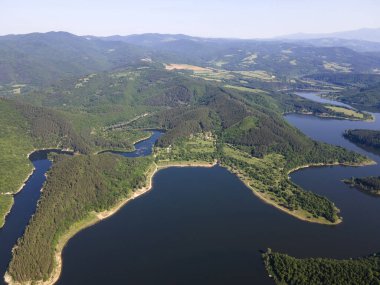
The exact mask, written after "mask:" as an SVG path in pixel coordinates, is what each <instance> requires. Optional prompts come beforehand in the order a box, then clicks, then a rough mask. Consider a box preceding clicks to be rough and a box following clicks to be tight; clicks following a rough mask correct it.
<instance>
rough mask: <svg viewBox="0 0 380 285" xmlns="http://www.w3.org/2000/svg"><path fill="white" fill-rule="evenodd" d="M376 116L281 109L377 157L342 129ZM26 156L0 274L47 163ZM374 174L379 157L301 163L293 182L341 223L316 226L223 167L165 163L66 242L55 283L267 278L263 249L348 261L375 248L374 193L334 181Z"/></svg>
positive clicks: (321, 135) (305, 128) (379, 229)
mask: <svg viewBox="0 0 380 285" xmlns="http://www.w3.org/2000/svg"><path fill="white" fill-rule="evenodd" d="M308 96H309V95H308ZM310 96H311V97H312V96H314V95H313V94H310ZM374 115H375V117H376V121H375V122H360V121H347V120H332V119H320V118H316V117H312V116H304V115H302V116H301V115H288V116H286V120H287V121H288V122H289V123H290V124H292V125H293V126H295V127H297V128H299V129H300V130H301V131H302V132H304V133H305V134H306V135H308V136H310V137H312V138H313V139H316V140H319V141H324V142H328V143H331V144H335V145H340V146H343V147H346V148H348V149H351V150H354V151H357V152H360V153H362V154H365V155H367V156H369V157H371V158H372V159H374V160H376V161H377V162H378V163H380V157H379V156H377V155H375V154H372V153H370V152H367V151H365V150H362V149H360V148H359V147H357V146H355V145H354V144H352V143H350V142H349V141H347V140H345V139H344V138H343V137H342V135H341V134H342V133H343V132H344V130H346V129H350V128H366V129H378V130H380V124H379V120H380V116H379V114H374ZM159 135H160V132H153V136H157V137H155V138H154V137H151V138H150V139H148V140H146V141H143V142H141V143H139V144H136V145H135V147H136V151H135V152H133V153H125V154H123V155H125V156H132V157H135V156H141V155H149V154H150V153H151V146H152V145H153V144H154V142H155V141H156V139H157V138H158V137H159ZM141 149H145V150H141ZM31 160H32V161H33V164H34V165H35V168H36V171H35V173H34V174H33V176H31V177H30V179H29V180H28V183H27V184H26V186H25V187H24V189H23V190H22V191H21V192H20V193H19V194H17V195H16V196H15V205H14V207H13V209H12V212H11V213H10V214H9V215H8V217H7V220H6V224H5V226H4V228H3V229H1V230H0V266H1V271H2V273H4V272H5V269H6V267H7V264H8V263H9V259H10V257H11V249H12V247H13V245H14V244H15V242H16V240H17V238H18V237H19V236H21V235H22V233H23V231H24V229H25V226H26V224H27V222H28V220H29V218H30V216H31V215H32V214H33V212H34V211H35V207H36V202H37V200H38V198H39V194H40V192H39V190H40V189H41V187H42V184H43V182H44V181H45V176H44V174H45V172H46V171H47V170H48V169H49V168H50V165H51V163H50V162H49V160H47V158H46V155H45V157H41V158H38V157H37V158H36V159H33V158H32V157H31ZM379 173H380V166H379V164H377V165H372V166H366V167H342V166H334V167H330V166H329V167H320V168H308V169H303V170H299V171H297V172H295V173H293V174H291V179H292V181H294V182H295V183H297V184H298V185H300V186H302V187H303V188H304V189H306V190H309V191H313V192H316V193H319V194H321V195H324V196H326V197H328V198H329V199H331V200H332V201H333V202H334V203H335V204H336V205H337V207H338V208H340V209H341V215H342V216H343V218H344V219H343V223H341V224H339V225H337V226H324V225H318V224H311V223H307V222H303V221H300V220H298V219H296V218H294V217H291V216H289V215H287V214H284V213H283V212H281V211H279V210H277V209H275V208H274V207H271V206H269V205H267V204H265V203H263V202H262V201H261V200H259V199H258V198H256V197H255V196H254V195H253V194H252V192H251V190H250V189H248V188H247V187H245V185H244V184H243V183H242V182H240V180H239V179H238V178H237V177H236V176H235V175H233V174H231V173H229V172H228V171H227V170H226V169H224V168H222V167H219V166H215V167H212V168H196V167H188V168H176V167H172V168H168V169H163V170H161V171H159V172H158V173H157V174H156V175H155V176H154V179H153V188H152V190H151V191H150V192H148V193H146V194H144V195H142V196H141V197H139V198H137V199H134V200H132V201H130V202H129V203H128V204H126V205H125V206H124V207H123V208H122V209H121V210H120V211H119V212H117V213H116V214H115V215H113V216H112V217H110V218H108V219H106V220H104V221H102V222H100V223H98V224H96V225H94V226H92V227H90V228H87V229H85V230H83V231H81V232H80V233H78V234H77V235H76V236H75V237H74V238H72V239H71V240H70V241H69V242H68V244H67V246H66V247H65V249H64V251H63V268H62V274H61V277H60V279H59V281H58V282H57V284H64V285H67V284H70V285H71V284H133V285H137V284H138V285H144V284H152V285H153V284H154V285H156V284H163V285H164V284H165V285H171V284H218V285H219V284H259V285H261V284H274V282H273V280H272V279H270V278H269V277H268V276H267V273H266V271H265V269H264V266H263V264H262V260H261V256H260V254H261V253H260V251H262V250H266V249H267V248H272V249H273V250H276V251H280V252H285V253H288V254H290V255H293V256H296V257H332V258H350V257H359V256H363V255H368V254H371V253H374V252H379V251H380V242H379V240H380V219H379V218H378V215H379V213H380V199H379V198H376V197H374V196H371V195H367V194H365V193H362V192H360V191H357V190H355V189H353V188H350V187H348V186H347V185H345V184H344V183H342V182H341V180H342V179H344V178H348V177H351V176H358V177H360V176H368V175H379ZM37 174H38V175H37Z"/></svg>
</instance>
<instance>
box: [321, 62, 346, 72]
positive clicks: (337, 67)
mask: <svg viewBox="0 0 380 285" xmlns="http://www.w3.org/2000/svg"><path fill="white" fill-rule="evenodd" d="M323 67H324V68H325V69H327V70H331V71H335V72H351V70H352V69H351V68H350V67H349V65H342V64H339V63H336V62H327V61H325V62H324V63H323Z"/></svg>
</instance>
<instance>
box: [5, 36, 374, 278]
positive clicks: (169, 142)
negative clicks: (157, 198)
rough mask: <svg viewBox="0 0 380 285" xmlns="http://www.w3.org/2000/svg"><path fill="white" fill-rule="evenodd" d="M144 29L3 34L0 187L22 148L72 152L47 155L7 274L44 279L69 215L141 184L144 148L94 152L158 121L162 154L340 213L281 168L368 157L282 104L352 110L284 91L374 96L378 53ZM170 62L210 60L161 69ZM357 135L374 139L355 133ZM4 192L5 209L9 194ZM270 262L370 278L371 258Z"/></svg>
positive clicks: (352, 98)
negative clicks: (308, 126) (310, 127)
mask: <svg viewBox="0 0 380 285" xmlns="http://www.w3.org/2000/svg"><path fill="white" fill-rule="evenodd" d="M147 37H148V38H150V39H149V40H146V39H145V38H140V37H139V36H131V37H118V38H117V39H116V38H112V39H111V38H109V39H98V38H91V40H88V39H85V38H83V37H77V36H74V35H70V34H68V33H47V34H31V35H26V36H23V37H21V38H20V37H18V36H6V37H0V57H2V58H3V57H4V58H5V59H4V60H2V61H1V62H0V84H1V86H0V97H1V99H0V111H1V112H0V128H1V129H0V130H1V131H0V146H1V148H0V155H1V159H0V171H1V172H0V174H1V175H0V179H1V180H0V182H2V185H1V186H2V187H3V188H0V192H2V193H4V192H7V191H8V188H9V187H10V188H12V191H15V190H16V189H17V187H18V186H19V184H20V183H21V181H23V179H25V178H26V175H27V174H28V173H29V172H30V170H31V164H30V162H29V164H28V160H27V158H26V154H27V153H29V152H30V151H32V150H33V149H34V148H44V147H52V146H54V147H58V148H69V149H73V150H74V151H75V152H77V155H76V156H74V157H67V156H63V155H59V156H56V157H55V158H54V163H53V167H52V169H51V170H50V171H49V173H48V179H47V182H46V184H45V186H44V191H43V192H42V196H41V199H40V202H39V205H38V209H37V212H36V214H35V215H34V216H33V218H32V219H31V221H30V224H29V226H28V227H27V229H26V231H25V234H24V236H23V237H22V238H21V239H20V240H19V241H18V246H17V247H16V248H15V250H14V258H13V259H12V262H11V264H10V267H9V273H10V275H11V276H12V277H13V278H14V279H15V280H17V281H29V280H33V281H36V280H43V279H47V278H48V276H49V274H50V273H51V272H52V269H53V266H54V258H53V255H54V250H55V246H56V245H57V242H58V240H59V238H60V237H61V236H62V235H63V234H65V233H67V231H68V230H69V229H70V227H72V226H73V225H75V223H77V222H80V221H83V220H84V219H86V218H89V217H90V215H91V213H93V212H94V211H103V210H106V209H109V208H111V207H112V206H113V205H115V203H117V202H118V201H119V200H120V199H122V198H125V197H128V195H130V194H131V192H132V191H133V190H134V189H136V188H139V187H141V186H143V185H145V182H146V172H147V170H148V169H149V167H150V166H151V164H152V161H153V158H152V157H149V158H137V159H127V158H123V157H120V156H116V155H112V154H99V155H95V154H90V153H96V152H98V151H101V150H104V149H118V150H125V149H128V150H130V149H131V148H132V145H133V142H134V141H136V140H137V139H139V138H141V137H143V134H142V132H141V130H143V129H147V128H157V129H164V130H165V131H166V132H165V134H164V135H163V136H162V137H161V138H160V139H159V140H158V142H157V145H156V151H157V152H156V161H157V162H162V161H164V160H166V161H169V162H170V161H202V162H204V161H206V162H214V161H215V160H218V161H219V162H220V163H221V164H222V165H224V166H226V167H228V168H229V169H230V170H233V171H234V172H236V173H237V174H238V175H240V174H241V175H243V176H245V177H247V178H248V179H249V181H250V183H251V184H250V186H252V188H254V189H256V190H257V191H262V194H267V195H269V197H270V199H272V200H273V201H275V203H277V204H278V205H280V206H281V207H283V208H285V209H288V210H290V211H297V210H300V211H302V210H304V211H305V212H306V213H307V215H310V216H312V217H313V218H316V219H319V218H321V219H323V221H324V222H326V221H327V223H334V222H336V221H337V220H338V218H339V217H338V211H339V210H338V209H337V208H336V207H335V205H334V204H333V202H331V201H329V200H328V199H327V198H325V197H322V196H320V195H316V194H314V193H312V192H307V191H304V190H303V189H301V188H300V187H298V186H296V185H294V184H293V183H291V182H290V181H289V179H288V172H289V171H291V170H292V169H294V168H297V167H300V166H304V165H310V164H336V163H342V164H351V165H352V164H353V165H356V164H361V163H366V162H368V160H367V158H365V157H363V156H361V155H359V154H356V153H354V152H350V151H347V150H345V149H343V148H341V147H336V146H331V145H328V144H324V143H319V142H315V141H312V140H311V139H309V138H308V137H306V136H305V135H303V134H302V133H301V132H300V131H298V130H297V129H296V128H294V127H292V126H290V125H289V124H288V123H287V122H286V121H285V120H284V119H283V117H282V116H283V114H286V113H292V112H295V113H302V114H305V113H306V114H311V115H318V116H325V117H326V116H333V117H335V116H337V117H340V118H346V119H347V118H349V117H348V116H346V115H344V114H341V113H337V112H335V111H334V110H331V109H329V108H328V107H327V106H325V105H323V104H320V103H316V102H311V101H309V100H307V99H304V98H300V97H298V96H295V95H292V94H291V93H292V91H294V89H295V88H302V89H311V90H314V89H318V88H327V89H329V88H330V89H331V90H334V91H336V90H339V93H333V95H332V96H336V97H338V99H339V100H341V101H345V100H346V101H347V102H348V103H354V104H357V105H358V106H360V107H362V106H363V107H371V108H377V107H378V106H377V105H376V104H377V102H378V100H377V99H378V94H377V91H378V89H379V86H378V84H379V82H380V80H379V79H378V77H377V76H375V75H369V74H368V73H371V72H372V71H373V70H374V69H376V68H378V67H379V66H380V58H378V57H375V56H372V55H369V54H363V53H359V52H357V51H353V50H350V49H347V48H344V47H339V48H336V47H334V48H332V47H327V48H320V47H314V46H310V45H302V44H297V43H284V42H258V41H246V42H241V41H235V40H218V39H215V40H214V39H208V40H200V39H197V38H191V37H186V36H175V40H170V41H167V40H165V39H166V36H165V35H150V36H149V35H148V36H147ZM46 43H50V44H49V45H47V44H46ZM36 47H38V48H36ZM111 51H112V52H111ZM84 59H85V60H84ZM171 62H172V63H173V62H177V63H179V62H181V63H187V64H197V65H199V66H200V67H207V68H208V69H206V71H203V73H202V72H196V71H191V70H187V71H168V70H165V64H166V63H171ZM198 68H199V67H198ZM341 70H345V72H344V73H343V72H340V71H341ZM363 74H368V75H363ZM342 86H343V87H344V88H343V89H342ZM339 88H340V89H339ZM358 94H365V96H359V95H358ZM3 97H6V98H7V99H3ZM360 98H363V99H360ZM359 99H360V100H362V101H360V100H359ZM346 101H345V102H346ZM115 125H117V126H118V125H120V126H123V127H122V128H112V126H115ZM351 134H352V132H350V135H351ZM359 137H365V138H366V140H371V141H376V138H375V137H374V136H373V137H372V138H371V139H369V137H368V136H367V135H366V134H364V133H360V136H359ZM14 177H16V178H14ZM12 179H13V180H12ZM3 182H6V183H3ZM3 185H6V187H4V186H3ZM0 198H1V201H0V214H3V213H5V211H6V210H8V209H9V207H10V205H11V203H12V198H11V196H9V197H7V198H6V199H3V197H1V196H0ZM265 260H266V263H267V268H268V270H273V273H271V274H272V275H274V276H275V278H276V280H278V282H285V283H286V284H342V283H336V282H338V281H339V282H343V281H346V279H344V278H346V277H345V276H343V275H347V276H348V277H350V279H349V280H348V282H347V283H344V282H343V283H344V284H364V283H360V282H363V280H365V281H369V282H372V283H365V284H379V283H378V281H379V280H378V279H379V278H378V276H379V275H378V272H379V270H378V264H379V262H378V259H377V257H374V258H369V259H361V260H355V261H344V262H343V261H342V262H338V261H333V260H328V261H326V260H314V259H310V260H307V262H304V261H299V260H297V259H293V258H291V257H288V256H285V255H280V254H267V255H265ZM324 264H327V267H326V268H327V269H326V270H325V271H326V272H325V271H324V270H321V268H322V269H324V268H325V267H323V266H325V265H324ZM322 265H323V266H322ZM295 267H296V268H297V270H295V269H294V268H295ZM278 268H279V269H278ZM289 268H290V269H289ZM270 272H272V271H270ZM289 272H290V273H291V274H290V275H289ZM346 273H347V274H346ZM310 274H315V276H316V278H317V279H316V280H314V279H310V278H311V277H310ZM334 276H335V277H336V278H335V277H334ZM290 278H295V279H294V280H298V281H294V282H293V281H292V280H293V279H290ZM308 278H309V279H308ZM324 278H326V279H324ZM334 278H335V279H334ZM299 280H301V281H299ZM307 280H311V281H310V282H309V283H307ZM326 280H328V282H327V281H326ZM324 281H326V282H324ZM330 281H331V282H330ZM353 281H358V282H359V283H350V282H353ZM297 282H298V283H297ZM300 282H301V283H300ZM302 282H304V283H302ZM305 282H306V283H305ZM313 282H315V283H313ZM318 282H319V283H318ZM334 282H335V283H334ZM376 282H377V283H376ZM279 284H280V283H279ZM281 284H282V283H281Z"/></svg>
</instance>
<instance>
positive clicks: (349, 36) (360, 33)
mask: <svg viewBox="0 0 380 285" xmlns="http://www.w3.org/2000/svg"><path fill="white" fill-rule="evenodd" d="M322 38H336V39H345V40H359V41H369V42H378V43H380V28H372V29H371V28H363V29H359V30H353V31H345V32H336V33H326V34H305V33H297V34H291V35H285V36H281V37H278V39H290V40H310V39H322Z"/></svg>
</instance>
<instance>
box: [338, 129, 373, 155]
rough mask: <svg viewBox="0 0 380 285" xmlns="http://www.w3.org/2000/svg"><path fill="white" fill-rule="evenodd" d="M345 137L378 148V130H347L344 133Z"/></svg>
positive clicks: (365, 145)
mask: <svg viewBox="0 0 380 285" xmlns="http://www.w3.org/2000/svg"><path fill="white" fill-rule="evenodd" d="M343 135H344V137H345V138H346V139H349V140H350V141H351V142H353V143H356V144H358V145H360V146H364V147H370V148H374V149H375V150H380V131H375V130H347V131H346V132H345V133H344V134H343Z"/></svg>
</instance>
